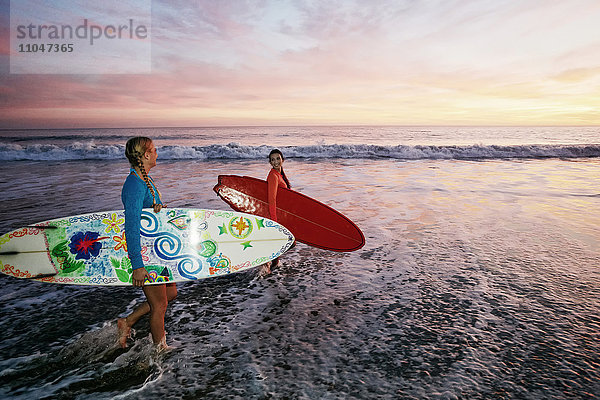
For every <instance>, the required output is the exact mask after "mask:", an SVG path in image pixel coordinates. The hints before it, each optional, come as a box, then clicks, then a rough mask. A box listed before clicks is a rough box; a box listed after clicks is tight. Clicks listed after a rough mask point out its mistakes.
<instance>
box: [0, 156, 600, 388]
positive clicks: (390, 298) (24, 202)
mask: <svg viewBox="0 0 600 400" xmlns="http://www.w3.org/2000/svg"><path fill="white" fill-rule="evenodd" d="M8 164H10V165H2V166H0V177H2V178H0V193H2V203H3V204H4V205H5V208H6V209H8V210H12V211H10V212H6V213H4V215H3V217H2V220H1V223H0V228H1V229H0V231H1V232H2V233H3V232H6V231H8V230H11V229H14V228H16V227H19V226H22V225H26V224H29V223H34V222H38V221H41V220H45V219H51V218H56V217H61V216H66V215H73V214H79V213H84V212H92V211H100V210H108V209H119V208H121V204H120V196H119V194H120V187H121V184H122V182H123V180H124V178H125V174H126V173H127V165H126V164H125V163H124V162H115V161H110V162H109V161H72V162H62V163H58V162H31V161H30V162H12V163H8ZM15 167H16V169H15ZM286 168H287V172H288V175H289V176H290V179H291V181H292V185H293V186H294V189H296V190H299V191H301V192H303V193H305V194H307V195H309V196H311V197H315V198H317V199H319V200H321V201H323V202H325V203H327V204H329V205H331V206H332V207H334V208H335V209H337V210H339V211H342V212H343V213H344V214H346V215H347V216H349V217H350V218H351V219H352V220H353V221H355V222H356V223H357V224H358V225H359V226H360V227H361V228H362V230H363V232H364V234H365V237H366V240H367V244H366V245H365V247H364V248H362V249H361V250H359V251H357V252H354V253H347V254H340V253H333V252H328V251H324V250H318V249H314V248H311V247H308V246H305V245H302V244H298V245H297V246H296V247H295V248H293V249H292V250H290V251H289V252H288V253H287V254H286V255H284V256H283V257H282V264H281V266H280V267H278V268H277V269H275V270H274V271H273V273H272V274H271V275H269V276H267V277H261V276H259V274H258V271H256V270H250V271H247V272H244V273H240V274H235V275H231V276H226V277H220V278H212V279H208V280H205V281H202V282H197V283H190V284H185V285H180V286H179V297H178V299H177V300H176V301H175V302H174V303H173V304H172V305H171V306H170V308H169V310H168V311H167V320H166V329H167V332H168V337H167V339H168V342H169V345H171V346H172V347H173V349H171V350H170V351H168V352H165V353H161V354H155V353H154V352H153V349H152V345H151V344H150V340H149V339H148V334H149V330H148V321H147V319H146V318H144V319H142V320H140V321H139V323H138V326H136V334H135V336H134V338H133V339H132V340H131V341H130V347H129V348H128V349H126V350H122V349H120V348H118V346H117V345H116V328H115V326H114V323H115V321H116V318H117V317H118V316H122V315H125V314H126V313H127V312H129V311H131V310H133V308H134V307H135V305H136V304H138V302H139V301H142V300H143V295H142V294H141V291H139V290H134V289H132V288H87V287H76V286H58V285H50V284H41V283H37V282H26V281H21V280H17V279H13V278H9V277H6V276H0V283H1V284H2V285H1V286H0V300H1V301H2V304H3V307H2V308H0V330H2V332H3V333H4V334H3V340H2V344H0V395H1V396H2V397H3V398H17V399H18V398H22V399H25V398H32V397H39V398H90V397H93V398H100V399H101V398H107V399H108V398H127V399H129V398H134V399H135V398H140V399H141V398H149V397H156V398H159V397H165V396H167V395H171V396H173V397H175V398H190V399H191V398H200V397H202V398H215V399H217V398H285V397H287V398H327V399H345V398H374V397H377V398H384V399H385V398H389V399H393V398H408V399H410V398H414V399H452V398H457V399H461V398H462V399H476V398H481V399H489V398H498V399H505V398H525V399H538V398H547V399H553V398H555V399H562V398H589V399H592V398H595V396H596V394H597V393H600V386H599V384H598V382H600V365H599V364H598V355H599V354H600V345H599V343H600V342H599V341H598V334H599V332H600V318H599V317H598V315H600V300H598V299H600V251H599V250H598V249H600V228H599V227H600V217H599V216H600V194H599V193H598V185H597V183H598V176H600V175H599V171H600V161H599V160H598V159H596V158H591V159H571V160H561V159H544V160H512V161H510V160H488V161H460V160H417V161H408V162H407V161H398V160H363V159H350V160H342V159H332V160H310V159H308V160H297V159H290V160H288V161H286ZM15 171H16V172H15ZM221 173H230V174H239V175H250V176H256V177H259V178H264V177H265V176H266V173H267V169H266V166H265V163H264V162H262V161H252V160H250V161H211V162H202V161H198V160H195V161H194V160H192V161H166V162H163V163H160V164H159V165H158V166H157V167H156V169H155V170H153V171H152V175H153V177H154V179H155V181H156V182H157V184H158V186H159V188H160V190H161V192H162V193H163V194H164V196H165V201H166V202H167V204H168V205H169V206H172V207H197V208H225V207H226V206H225V204H224V203H221V201H220V200H219V199H218V198H217V197H216V195H214V193H213V192H212V190H211V189H212V187H213V186H214V184H216V176H217V175H218V174H221ZM9 177H10V178H9ZM594 183H595V184H594ZM91 199H93V201H91ZM113 334H114V335H113Z"/></svg>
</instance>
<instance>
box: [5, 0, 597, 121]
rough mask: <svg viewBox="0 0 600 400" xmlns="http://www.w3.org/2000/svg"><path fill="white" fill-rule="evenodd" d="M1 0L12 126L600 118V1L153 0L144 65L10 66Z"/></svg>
mask: <svg viewBox="0 0 600 400" xmlns="http://www.w3.org/2000/svg"><path fill="white" fill-rule="evenodd" d="M61 3H62V2H61V1H55V2H54V3H53V4H55V5H56V7H57V8H58V7H60V6H61ZM0 4H2V8H1V10H0V11H1V20H2V23H1V31H0V34H1V35H2V43H1V44H0V54H1V58H0V60H1V65H2V67H1V70H0V94H1V96H2V101H1V102H0V128H23V127H26V128H51V127H61V128H70V127H142V126H219V125H315V124H339V125H347V124H396V125H597V124H600V23H599V22H598V21H600V1H598V0H564V1H550V0H390V1H379V0H373V1H365V0H355V1H351V0H340V1H335V0H327V1H321V0H315V1H304V0H295V1H294V0H289V1H282V0H272V1H270V0H264V1H241V0H240V1H234V0H219V1H188V0H178V1H166V0H165V1H152V20H151V21H152V30H151V44H152V59H151V66H152V72H151V73H149V74H137V75H133V74H94V75H92V74H89V75H69V74H35V75H32V74H11V73H10V69H9V59H10V57H11V55H12V56H15V49H13V48H11V43H10V11H9V1H8V0H1V3H0ZM99 4H102V3H99Z"/></svg>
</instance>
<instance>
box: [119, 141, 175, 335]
mask: <svg viewBox="0 0 600 400" xmlns="http://www.w3.org/2000/svg"><path fill="white" fill-rule="evenodd" d="M125 156H126V157H127V159H128V160H129V163H130V164H131V172H130V174H129V176H127V179H126V180H125V183H124V184H123V190H122V191H121V200H122V201H123V206H124V207H125V239H126V241H127V252H128V255H129V259H130V260H131V265H132V268H133V275H132V283H133V286H138V287H139V286H142V287H143V290H144V294H145V295H146V299H147V301H145V302H144V303H143V304H142V305H140V306H139V307H138V308H136V309H135V310H134V311H133V312H132V313H131V314H130V315H128V316H127V317H126V318H120V319H119V320H118V321H117V327H118V330H119V343H120V344H121V347H126V346H127V338H128V337H129V333H130V331H131V327H132V326H133V324H135V323H136V322H137V320H139V319H140V317H141V316H142V315H144V314H147V313H148V312H149V313H150V332H151V333H152V340H153V341H154V344H155V345H157V346H159V347H166V338H165V313H166V311H167V304H168V303H169V301H172V300H173V299H175V297H177V287H176V286H175V283H167V284H162V285H147V286H144V280H145V279H146V277H147V276H148V271H146V268H145V267H144V262H143V260H142V254H141V250H142V249H141V243H140V231H141V223H140V221H141V216H142V208H148V207H152V208H154V212H156V213H158V212H160V210H161V208H162V207H163V204H162V201H161V199H160V192H159V191H158V189H156V186H155V185H154V181H153V180H152V178H151V177H150V176H149V175H148V172H150V169H152V167H154V166H155V165H156V158H157V154H156V148H155V147H154V144H153V143H152V140H151V139H149V138H147V137H134V138H131V139H129V140H128V141H127V144H126V145H125Z"/></svg>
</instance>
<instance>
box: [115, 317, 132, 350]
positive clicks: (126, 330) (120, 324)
mask: <svg viewBox="0 0 600 400" xmlns="http://www.w3.org/2000/svg"><path fill="white" fill-rule="evenodd" d="M117 330H118V333H119V344H120V345H121V347H122V348H126V347H127V339H128V338H129V335H130V333H131V328H130V327H129V326H128V325H127V320H126V319H125V318H119V319H118V320H117Z"/></svg>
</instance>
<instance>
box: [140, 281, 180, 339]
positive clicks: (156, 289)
mask: <svg viewBox="0 0 600 400" xmlns="http://www.w3.org/2000/svg"><path fill="white" fill-rule="evenodd" d="M144 294H146V298H147V299H148V304H149V305H150V332H151V333H152V341H153V342H154V344H161V342H164V337H165V313H166V312H167V304H168V302H169V300H173V299H174V298H175V297H176V296H177V286H175V284H174V283H169V284H166V285H153V286H144Z"/></svg>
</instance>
